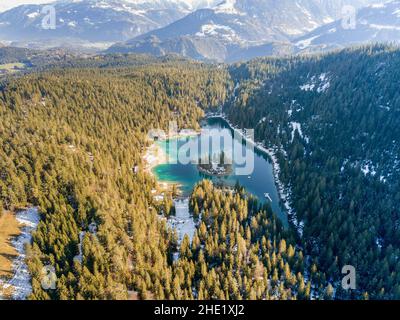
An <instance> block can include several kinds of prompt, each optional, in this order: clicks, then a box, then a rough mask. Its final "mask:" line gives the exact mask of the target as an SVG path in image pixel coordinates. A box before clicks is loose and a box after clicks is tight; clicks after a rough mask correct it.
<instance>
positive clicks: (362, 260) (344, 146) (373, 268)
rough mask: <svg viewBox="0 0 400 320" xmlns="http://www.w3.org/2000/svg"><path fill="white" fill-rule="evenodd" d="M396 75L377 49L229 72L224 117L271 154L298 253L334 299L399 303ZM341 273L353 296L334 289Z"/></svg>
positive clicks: (392, 58) (390, 54) (385, 53)
mask: <svg viewBox="0 0 400 320" xmlns="http://www.w3.org/2000/svg"><path fill="white" fill-rule="evenodd" d="M399 68H400V52H399V50H398V49H397V48H394V47H390V46H384V45H375V46H368V47H363V48H355V49H348V50H345V51H342V52H336V53H331V54H326V55H319V56H306V57H293V58H288V59H272V58H268V59H258V60H254V61H251V62H249V63H245V64H237V65H234V66H231V67H230V73H231V75H232V78H233V81H234V82H235V86H236V90H235V92H234V95H233V98H232V99H231V100H230V101H229V102H228V103H227V104H226V106H225V109H224V111H225V113H226V114H227V115H228V117H229V119H230V120H231V121H232V122H233V123H234V124H236V125H239V126H240V127H242V128H255V130H256V139H257V140H258V141H262V142H264V144H265V145H267V146H268V147H271V148H275V150H276V154H277V157H278V159H279V162H280V167H281V171H282V172H281V174H280V179H281V180H282V181H283V182H284V184H285V185H286V186H287V187H289V188H290V189H291V193H292V196H291V200H292V201H291V204H292V207H293V209H294V211H295V213H296V214H295V218H297V225H302V224H304V230H301V232H300V234H302V237H301V239H300V241H301V243H302V245H301V247H302V248H304V250H305V254H306V255H307V256H311V257H315V258H316V259H317V261H318V264H319V266H320V267H321V269H322V271H324V272H325V274H326V275H327V280H328V281H330V282H331V283H332V284H334V286H335V287H336V288H337V289H338V290H337V291H336V298H372V299H393V298H399V297H400V262H399V253H400V251H399V245H400V243H399V239H400V238H399V236H400V230H399V226H400V221H399V218H400V212H399V209H398V201H399V199H400V193H399V190H400V188H399V169H400V168H399V158H398V155H399V151H400V150H399V147H400V144H399V139H400V126H399V125H400V122H399V121H400V117H399V112H400V100H399V99H400V94H399V91H398V87H399V73H398V70H399ZM299 238H300V237H299ZM344 265H353V266H354V267H355V268H356V271H357V290H353V291H350V292H344V291H343V290H341V285H340V280H341V278H342V274H341V269H342V267H343V266H344Z"/></svg>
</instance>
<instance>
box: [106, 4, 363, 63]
mask: <svg viewBox="0 0 400 320" xmlns="http://www.w3.org/2000/svg"><path fill="white" fill-rule="evenodd" d="M368 2H370V1H369V0H295V1H294V0H280V1H275V0H224V1H222V2H221V3H220V4H218V5H217V6H215V7H213V8H207V9H200V10H197V11H195V12H193V13H191V14H189V15H187V16H186V17H184V18H182V19H180V20H178V21H176V22H174V23H172V24H170V25H168V26H166V27H164V28H161V29H157V30H154V31H151V32H149V33H147V34H144V35H141V36H139V37H136V38H134V39H132V40H130V41H127V42H125V43H123V44H117V45H115V46H113V47H112V48H110V50H109V52H149V53H150V52H151V53H155V52H156V53H158V54H165V53H178V54H183V55H186V56H191V53H192V49H194V50H195V51H196V53H195V55H194V56H196V57H197V56H203V58H204V59H213V60H220V61H230V60H235V59H234V58H232V57H233V56H234V57H241V58H242V57H243V58H246V52H253V53H254V52H256V51H257V52H259V53H260V54H262V53H263V47H265V48H267V51H268V52H265V54H270V49H271V46H276V45H278V47H280V48H281V47H282V44H283V45H284V46H287V45H288V44H290V42H291V40H292V39H293V38H295V37H298V36H299V35H304V34H306V33H308V32H310V31H311V30H313V29H315V28H317V27H319V26H322V25H325V24H328V23H332V22H333V21H335V19H337V18H338V16H340V14H341V12H342V8H343V6H344V5H346V4H349V3H351V4H353V5H357V6H361V5H364V4H366V3H368ZM253 47H256V48H254V49H255V50H252V49H253ZM189 48H190V49H189ZM249 48H250V50H249ZM194 56H191V57H194Z"/></svg>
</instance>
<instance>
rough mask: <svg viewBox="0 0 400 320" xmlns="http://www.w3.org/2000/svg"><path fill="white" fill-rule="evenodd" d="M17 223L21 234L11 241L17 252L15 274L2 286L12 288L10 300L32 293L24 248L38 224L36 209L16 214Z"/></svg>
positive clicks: (13, 267) (13, 266)
mask: <svg viewBox="0 0 400 320" xmlns="http://www.w3.org/2000/svg"><path fill="white" fill-rule="evenodd" d="M16 218H17V221H18V222H19V223H20V225H21V234H20V235H19V236H18V237H16V238H15V239H13V240H12V241H11V243H12V245H13V247H14V248H15V249H16V251H17V252H18V257H17V258H16V259H15V260H14V262H13V265H12V269H13V271H14V272H15V273H14V276H13V277H12V279H11V280H9V281H8V282H7V283H5V284H4V288H5V289H7V288H10V287H11V288H12V289H13V290H12V299H14V300H25V299H26V298H27V297H28V296H29V295H30V294H31V293H32V284H31V276H30V274H29V270H28V266H27V265H26V262H25V259H26V252H25V247H26V245H27V244H30V243H31V241H32V232H34V231H35V230H36V228H37V226H38V224H39V221H40V215H39V210H38V208H29V209H27V210H24V211H20V212H18V213H17V214H16Z"/></svg>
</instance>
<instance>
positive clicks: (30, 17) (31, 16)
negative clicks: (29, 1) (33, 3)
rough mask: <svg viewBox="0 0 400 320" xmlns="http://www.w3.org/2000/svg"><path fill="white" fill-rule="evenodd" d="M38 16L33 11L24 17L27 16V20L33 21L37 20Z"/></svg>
mask: <svg viewBox="0 0 400 320" xmlns="http://www.w3.org/2000/svg"><path fill="white" fill-rule="evenodd" d="M39 15H40V13H39V12H37V11H35V12H31V13H28V14H27V15H26V16H27V17H28V18H29V19H35V18H37V17H38V16H39Z"/></svg>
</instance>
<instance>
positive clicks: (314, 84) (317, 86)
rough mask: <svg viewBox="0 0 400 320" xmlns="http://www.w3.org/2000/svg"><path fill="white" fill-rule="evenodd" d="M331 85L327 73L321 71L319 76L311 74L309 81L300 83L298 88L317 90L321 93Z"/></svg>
mask: <svg viewBox="0 0 400 320" xmlns="http://www.w3.org/2000/svg"><path fill="white" fill-rule="evenodd" d="M330 86H331V83H330V80H329V77H328V74H327V73H321V74H320V75H319V76H312V77H311V79H310V81H309V82H307V83H305V84H303V85H301V86H300V90H302V91H317V92H318V93H323V92H325V91H326V90H328V89H329V88H330Z"/></svg>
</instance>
